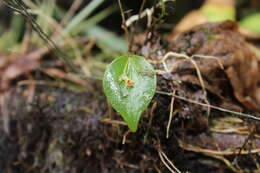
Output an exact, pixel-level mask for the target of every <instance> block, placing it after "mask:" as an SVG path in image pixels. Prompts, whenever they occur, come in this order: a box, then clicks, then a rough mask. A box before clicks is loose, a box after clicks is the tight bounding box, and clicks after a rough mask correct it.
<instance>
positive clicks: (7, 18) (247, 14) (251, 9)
mask: <svg viewBox="0 0 260 173" xmlns="http://www.w3.org/2000/svg"><path fill="white" fill-rule="evenodd" d="M23 2H24V3H25V4H26V6H27V7H28V11H29V13H30V14H32V15H33V16H34V17H35V19H36V22H37V23H38V24H39V26H40V27H41V29H42V30H43V31H44V32H45V33H46V34H47V35H48V37H49V38H51V39H52V40H54V41H55V42H56V44H57V45H58V47H60V48H61V50H62V51H63V52H65V53H66V55H68V58H70V59H72V60H73V63H74V64H76V65H77V66H78V67H80V68H81V70H82V71H84V73H85V74H87V75H89V76H93V75H94V76H96V77H100V76H101V75H102V71H103V69H104V68H105V66H106V63H107V62H109V61H111V60H112V59H113V58H114V57H115V56H117V55H120V54H122V53H124V52H127V49H128V43H127V41H126V39H125V38H124V34H123V30H122V28H121V23H122V20H121V15H120V10H119V8H118V4H117V0H66V1H64V0H56V1H55V0H23ZM121 2H122V4H123V9H124V10H125V14H126V17H130V16H131V15H134V14H138V12H139V10H140V7H141V6H142V3H143V0H131V1H129V0H122V1H121ZM145 2H146V3H145V6H144V9H145V8H151V7H152V6H153V5H154V4H156V3H158V0H146V1H145ZM203 3H204V0H176V1H175V2H172V3H171V4H168V5H166V12H167V15H166V16H164V18H163V23H162V24H161V25H159V26H158V27H157V30H158V31H159V32H161V33H162V34H164V33H169V32H171V31H172V28H174V26H175V25H176V24H177V23H178V22H179V21H180V20H181V19H182V18H183V17H184V16H185V15H186V14H187V13H188V12H190V11H191V10H195V9H199V8H200V7H201V6H202V5H203ZM204 11H205V10H204ZM211 11H212V10H210V11H209V12H211ZM235 12H236V13H235V20H237V21H240V23H241V25H243V26H245V27H247V28H249V29H252V30H253V31H255V32H259V33H260V31H259V28H260V26H259V25H260V24H259V23H260V22H259V18H260V2H259V0H236V8H235ZM158 13H160V11H159V12H158ZM206 13H208V12H207V11H206ZM216 13H218V12H216ZM219 15H220V13H219V14H216V16H219ZM191 22H192V21H191ZM146 29H147V28H146V19H145V18H143V19H142V20H140V21H139V22H138V25H136V26H135V28H134V31H135V32H142V31H145V30H146ZM25 43H26V44H27V45H29V46H27V47H26V46H25V45H26V44H25ZM44 44H45V43H44V42H43V41H42V40H41V39H40V38H39V36H38V35H37V34H36V33H35V32H34V31H33V29H32V28H31V27H30V25H29V24H28V23H26V21H25V19H24V18H23V17H22V16H20V15H18V14H16V13H13V12H12V11H11V10H10V9H8V8H7V7H6V6H5V5H4V4H3V2H1V1H0V52H2V53H5V54H6V53H7V54H9V53H21V52H22V53H24V52H28V51H30V50H34V49H37V48H39V47H42V46H43V45H44ZM71 57H72V58H71ZM99 69H101V70H99Z"/></svg>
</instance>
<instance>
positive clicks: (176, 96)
mask: <svg viewBox="0 0 260 173" xmlns="http://www.w3.org/2000/svg"><path fill="white" fill-rule="evenodd" d="M156 93H158V94H162V95H168V96H173V97H175V98H177V99H180V100H183V101H186V102H189V103H194V104H197V105H200V106H205V107H209V108H212V109H215V110H219V111H222V112H227V113H231V114H235V115H238V116H241V117H244V118H249V119H254V120H257V121H260V117H256V116H254V115H250V114H245V113H242V112H235V111H231V110H228V109H224V108H221V107H217V106H213V105H210V104H206V103H200V102H197V101H196V100H191V99H188V98H185V97H182V96H178V95H176V94H172V93H168V92H164V91H156Z"/></svg>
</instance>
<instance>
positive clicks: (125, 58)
mask: <svg viewBox="0 0 260 173" xmlns="http://www.w3.org/2000/svg"><path fill="white" fill-rule="evenodd" d="M103 87H104V92H105V94H106V96H107V98H108V100H109V102H110V103H111V105H112V107H113V108H114V109H115V110H116V111H117V112H118V113H120V114H121V116H122V117H123V119H124V121H125V122H126V123H127V125H128V127H129V128H130V130H131V131H132V132H135V131H136V130H137V127H138V122H139V120H140V117H141V114H142V113H143V111H144V110H145V109H146V108H147V106H148V104H149V103H150V102H151V100H152V98H153V96H154V93H155V89H156V74H155V71H154V69H153V67H152V65H151V64H149V63H148V62H147V61H146V60H145V59H144V58H143V57H141V56H136V55H129V54H125V55H122V56H119V57H118V58H116V59H115V60H114V61H113V62H112V63H111V64H110V65H108V66H107V69H106V71H105V75H104V78H103Z"/></svg>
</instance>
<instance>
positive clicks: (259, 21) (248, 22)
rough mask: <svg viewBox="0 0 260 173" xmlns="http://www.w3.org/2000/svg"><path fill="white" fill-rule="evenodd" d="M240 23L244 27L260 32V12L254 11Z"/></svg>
mask: <svg viewBox="0 0 260 173" xmlns="http://www.w3.org/2000/svg"><path fill="white" fill-rule="evenodd" d="M239 24H240V25H241V26H242V27H244V28H247V29H249V30H251V31H253V32H255V33H258V34H260V13H254V14H252V15H250V16H247V17H245V18H243V19H242V21H241V22H239Z"/></svg>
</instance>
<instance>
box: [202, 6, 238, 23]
mask: <svg viewBox="0 0 260 173" xmlns="http://www.w3.org/2000/svg"><path fill="white" fill-rule="evenodd" d="M201 11H202V13H203V14H204V15H205V16H206V18H207V19H208V21H209V22H221V21H224V20H235V16H236V12H235V9H234V8H233V7H219V6H217V5H211V4H208V5H205V6H203V7H202V9H201Z"/></svg>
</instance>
